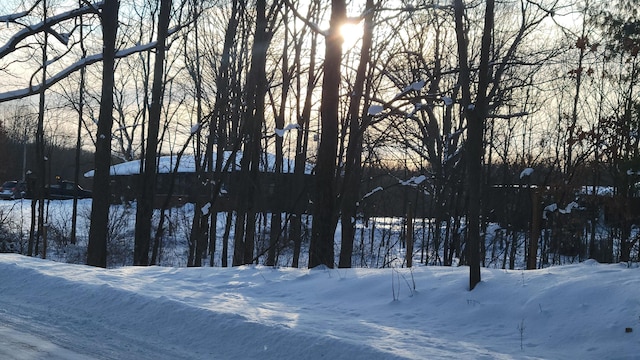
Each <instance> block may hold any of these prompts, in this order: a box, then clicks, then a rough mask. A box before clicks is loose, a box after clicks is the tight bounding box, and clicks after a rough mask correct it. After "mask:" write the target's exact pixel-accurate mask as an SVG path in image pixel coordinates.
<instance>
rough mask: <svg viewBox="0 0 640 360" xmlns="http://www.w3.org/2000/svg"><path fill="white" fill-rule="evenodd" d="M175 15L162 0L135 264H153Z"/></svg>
mask: <svg viewBox="0 0 640 360" xmlns="http://www.w3.org/2000/svg"><path fill="white" fill-rule="evenodd" d="M170 15H171V0H161V2H160V14H159V15H158V39H157V42H158V44H157V46H156V58H155V64H154V68H153V85H152V88H151V106H150V107H149V125H148V128H147V147H146V152H145V159H144V164H145V166H144V172H143V173H142V179H141V184H140V185H141V188H140V192H139V197H138V203H137V211H136V228H135V245H134V253H133V264H134V265H149V247H150V244H151V217H152V215H153V199H154V197H155V193H156V191H155V190H156V175H157V174H156V173H157V170H158V169H157V165H156V163H157V153H158V149H157V148H158V133H159V130H160V116H161V112H162V97H163V95H164V60H165V56H166V46H165V43H166V39H167V34H168V30H169V18H170Z"/></svg>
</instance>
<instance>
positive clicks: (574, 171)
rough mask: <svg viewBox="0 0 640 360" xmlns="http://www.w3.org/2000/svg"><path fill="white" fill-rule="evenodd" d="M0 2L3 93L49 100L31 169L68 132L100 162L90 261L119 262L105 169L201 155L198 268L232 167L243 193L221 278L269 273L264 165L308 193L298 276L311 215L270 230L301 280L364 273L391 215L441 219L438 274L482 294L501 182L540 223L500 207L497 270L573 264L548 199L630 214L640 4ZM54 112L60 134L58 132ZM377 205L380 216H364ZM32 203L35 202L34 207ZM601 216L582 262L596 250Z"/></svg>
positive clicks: (147, 208) (146, 199)
mask: <svg viewBox="0 0 640 360" xmlns="http://www.w3.org/2000/svg"><path fill="white" fill-rule="evenodd" d="M4 6H5V8H7V10H10V11H7V13H8V14H10V15H5V16H3V17H0V19H1V20H4V22H5V23H6V24H7V26H6V27H3V29H2V30H1V31H2V33H1V34H2V35H1V36H2V40H3V41H4V42H5V43H6V44H7V46H5V47H3V48H1V49H2V50H1V52H0V68H2V69H4V70H6V71H7V72H8V73H12V72H11V71H12V70H13V67H12V64H13V62H14V61H16V60H15V59H20V60H21V61H23V63H24V64H26V65H30V66H31V67H29V66H27V68H28V69H31V70H30V71H31V73H29V76H30V78H31V80H29V81H30V82H29V81H27V80H25V81H24V82H22V83H20V82H16V84H17V85H16V86H15V87H13V88H12V87H7V89H6V92H4V93H2V94H0V100H1V101H3V102H8V101H10V100H13V99H16V98H19V97H25V96H29V95H38V104H37V108H38V111H37V119H33V121H32V123H33V124H34V125H33V126H32V127H31V128H32V129H33V131H32V134H33V135H32V136H33V138H34V143H35V144H36V148H35V150H34V152H35V154H36V155H35V161H36V163H35V164H34V172H36V173H37V174H38V177H39V178H44V175H43V174H45V173H46V166H45V160H44V159H45V158H46V156H45V151H46V150H45V149H46V146H45V144H46V143H47V140H48V139H49V141H50V139H52V138H55V137H56V136H59V135H60V134H62V133H66V134H71V136H70V137H71V139H75V141H73V140H72V141H71V143H72V144H75V145H76V147H77V148H82V147H92V148H95V161H94V165H95V176H94V180H93V181H94V184H93V189H94V200H93V206H92V215H91V229H90V231H89V238H88V241H89V251H88V256H87V263H88V264H91V265H96V266H106V264H107V260H106V258H107V256H108V254H107V250H106V249H107V247H106V246H107V242H108V239H107V236H108V235H107V234H108V231H107V230H108V227H109V206H110V202H111V197H110V194H108V191H103V190H101V189H108V188H109V176H108V172H109V166H110V165H111V164H112V156H117V157H119V158H122V159H124V160H133V159H142V160H143V161H142V163H143V164H144V163H146V164H148V165H151V164H154V163H155V162H156V159H157V155H158V154H172V155H175V156H176V157H177V158H180V157H181V156H183V155H184V154H192V155H194V156H195V157H196V159H197V161H196V166H195V169H194V174H195V175H194V176H195V177H196V179H197V181H195V182H194V184H193V186H194V187H195V188H196V189H197V193H199V194H204V195H205V196H202V197H198V202H197V203H196V204H195V206H194V209H195V210H194V214H193V219H192V224H191V227H190V231H189V254H188V265H191V266H201V265H203V264H204V263H205V262H206V259H207V258H210V257H211V254H212V249H211V248H212V244H215V243H216V242H215V241H213V240H215V239H216V238H217V236H218V235H217V234H216V231H217V229H216V225H215V224H216V221H215V219H217V216H215V215H216V214H212V213H210V212H208V211H204V210H202V209H209V208H211V206H212V204H214V203H215V201H216V200H217V199H218V198H219V194H220V192H221V190H224V186H223V178H224V174H226V173H227V172H228V171H230V170H232V171H236V172H238V173H240V176H239V177H238V179H239V180H238V184H236V186H238V187H240V188H242V189H245V190H246V191H244V192H242V193H241V196H240V197H239V198H238V199H237V204H236V209H235V210H234V211H233V212H232V214H230V216H228V217H227V218H228V219H230V220H228V221H229V222H230V224H229V225H228V227H226V228H228V229H231V228H233V234H232V235H230V234H226V231H225V234H224V235H223V236H226V237H231V241H230V242H229V243H228V244H227V246H232V248H228V249H226V251H228V252H230V253H232V254H233V256H232V264H231V265H242V264H249V263H254V262H256V261H258V260H257V259H259V258H260V257H259V256H258V255H259V254H258V253H257V252H258V250H257V248H256V241H257V240H256V239H257V237H256V236H257V224H258V222H259V221H260V219H264V216H263V215H261V214H259V213H257V211H256V198H257V196H258V194H259V192H260V191H263V188H264V187H263V185H264V184H261V183H260V175H259V174H260V172H261V171H263V170H261V169H262V168H261V165H262V164H264V162H265V160H266V159H267V158H268V156H266V155H265V154H268V153H270V154H274V156H275V161H273V163H272V164H269V166H270V168H269V171H272V172H274V173H276V174H278V173H283V172H291V173H293V174H294V176H297V177H299V178H300V179H302V177H303V176H305V173H306V170H307V169H308V166H309V164H312V167H313V172H312V174H313V176H314V178H315V182H316V186H315V195H314V199H313V202H314V207H313V214H312V215H313V221H312V223H311V230H310V242H309V249H308V256H307V258H308V264H300V262H299V261H298V260H299V258H300V256H299V254H300V251H302V250H301V246H302V244H301V239H302V233H303V231H304V228H303V226H302V225H303V224H302V215H303V214H300V213H296V212H295V211H294V212H284V213H280V212H278V213H271V214H269V215H268V217H269V220H268V223H269V224H270V227H269V246H268V247H267V250H266V251H267V252H266V255H267V257H266V260H265V263H266V264H267V265H274V264H275V258H276V253H275V249H277V248H278V244H279V242H280V239H282V238H283V234H285V233H286V234H287V235H286V238H288V239H292V241H293V250H292V251H293V261H292V265H293V266H301V265H308V266H310V267H313V266H317V265H326V266H329V267H333V266H340V267H350V266H352V265H353V259H354V253H353V251H354V246H356V243H355V242H354V239H355V236H356V230H357V226H358V221H359V220H358V219H364V218H369V217H370V216H375V215H376V214H378V213H379V207H380V206H382V207H385V211H386V212H391V213H393V214H394V215H395V214H402V213H405V215H408V216H409V218H413V217H416V216H429V217H430V218H431V219H433V220H432V221H431V222H430V224H432V225H430V226H431V229H432V234H433V235H432V237H431V238H430V239H431V240H429V241H430V242H429V243H430V244H432V245H431V246H434V247H433V248H432V249H431V250H432V251H434V253H435V254H436V255H435V256H436V257H440V258H442V259H443V261H442V262H443V263H445V264H452V263H454V262H455V261H454V259H460V261H462V263H465V264H468V265H470V268H471V282H470V287H471V288H473V287H474V286H475V283H477V281H479V280H480V279H479V274H480V272H479V267H480V266H481V264H483V263H485V265H486V259H487V258H489V255H487V254H488V253H490V251H488V250H487V243H488V241H490V240H491V239H494V238H491V239H489V237H488V233H487V226H489V223H490V222H489V219H491V217H492V216H494V215H495V213H496V211H497V212H500V211H501V210H500V209H498V206H495V207H496V209H494V208H492V207H494V206H493V205H490V204H492V203H493V200H494V198H493V197H497V198H500V197H503V198H504V199H505V201H504V203H505V205H504V206H505V208H510V206H511V205H509V203H511V201H510V200H508V198H509V197H510V196H511V195H500V194H497V195H494V194H493V193H492V191H494V190H495V188H496V186H501V187H502V188H503V189H512V190H513V189H516V187H517V189H518V191H525V190H524V189H527V190H526V191H528V192H531V191H532V190H531V189H540V191H541V192H542V193H537V194H534V195H535V196H536V198H532V197H531V196H534V195H528V196H529V198H530V200H529V201H530V202H531V206H530V209H531V210H527V212H525V210H520V209H521V208H527V207H528V206H525V207H519V206H515V207H513V209H515V210H514V211H508V212H505V214H508V215H509V216H512V217H513V219H512V220H510V221H506V223H507V224H506V225H504V227H503V230H504V232H506V234H507V235H505V236H503V239H511V240H501V241H503V245H504V244H506V243H505V242H504V241H507V242H508V243H509V244H511V245H509V246H510V247H509V249H515V250H509V251H506V252H504V253H502V254H506V255H504V256H506V257H505V258H504V259H507V258H511V259H513V260H511V261H515V259H516V255H518V252H520V253H521V254H520V257H524V258H526V260H527V267H529V268H534V267H537V266H545V265H546V264H548V263H553V262H554V261H555V260H553V259H554V256H555V255H554V254H560V253H562V252H566V253H575V251H569V250H570V249H571V248H572V247H573V246H572V245H571V246H569V245H567V246H565V245H562V244H560V245H554V244H555V243H554V244H552V240H551V239H559V240H558V241H563V240H561V239H562V238H563V237H564V235H561V234H563V231H564V230H562V229H564V225H562V226H561V225H559V224H561V223H563V221H561V220H550V219H549V218H546V219H545V218H543V216H544V215H545V214H546V213H551V212H550V211H549V209H547V207H548V206H552V205H553V204H555V206H556V208H557V209H562V210H563V211H565V212H567V211H566V210H567V209H568V208H569V207H571V206H573V205H571V204H572V203H574V202H576V200H579V199H577V196H578V195H577V194H578V193H579V192H580V191H581V189H582V187H583V186H585V185H591V186H602V185H608V186H611V189H612V193H613V199H615V200H614V203H615V204H617V205H619V206H620V207H621V208H625V206H626V207H627V208H628V207H629V206H631V204H632V203H633V201H634V200H633V199H634V197H635V192H634V189H635V184H636V182H637V180H638V179H637V175H638V173H639V171H640V167H639V165H640V164H638V162H639V161H640V160H639V159H640V157H639V156H638V155H639V154H638V152H639V142H640V140H639V139H640V137H639V136H638V133H639V132H640V129H639V127H640V126H639V124H640V123H639V122H638V121H637V119H638V110H639V109H640V107H639V106H638V95H637V93H638V84H637V79H638V76H637V75H638V69H640V66H638V65H639V64H640V63H639V60H640V59H639V58H638V53H639V51H638V50H639V49H640V35H639V34H640V31H639V29H640V26H639V25H638V24H639V23H640V21H639V19H638V18H637V14H638V11H637V10H638V5H637V4H636V2H634V1H626V0H620V1H616V2H613V3H609V4H600V3H597V4H592V3H589V2H587V3H575V2H572V3H567V4H564V3H562V2H558V1H546V0H539V1H525V2H521V1H506V2H495V1H493V0H489V1H486V2H468V1H463V0H455V1H453V2H447V3H442V2H440V1H428V2H421V3H420V4H419V5H409V4H405V3H404V2H400V3H396V2H384V1H382V2H374V1H371V0H367V1H360V2H346V1H344V0H332V1H331V2H330V3H328V2H322V1H316V0H312V1H304V2H303V1H293V0H284V1H282V0H275V1H267V0H255V1H250V2H244V1H236V0H231V1H226V2H218V1H189V0H181V1H178V0H159V1H156V2H137V1H135V0H130V1H116V0H105V1H104V2H99V3H95V4H88V3H87V4H83V5H81V6H76V5H73V6H71V5H70V6H69V8H68V9H71V10H59V9H62V8H52V7H51V6H48V4H47V1H45V0H34V1H32V2H31V3H28V4H27V3H25V2H22V3H20V4H9V5H4ZM11 6H13V7H11ZM65 9H67V8H65ZM134 9H135V11H134ZM25 24H31V26H25ZM79 24H80V25H79ZM36 25H37V26H36ZM86 25H89V26H86ZM347 25H349V26H348V27H347ZM84 29H93V30H92V31H89V30H86V31H85V30H84ZM97 29H100V31H97ZM344 29H348V30H346V31H345V30H344ZM94 30H95V31H94ZM354 34H356V36H353V35H354ZM37 40H41V41H37ZM19 44H22V45H24V44H33V46H17V45H19ZM12 74H14V76H15V77H16V78H20V75H19V74H17V73H12ZM36 79H41V80H36ZM34 82H37V83H38V84H40V85H35V86H34V85H33V83H34ZM61 113H62V114H64V115H65V116H54V115H60V114H61ZM54 118H55V119H66V120H68V121H65V122H64V125H62V124H60V126H53V124H59V123H56V122H54V121H53V119H54ZM81 140H82V141H81ZM227 155H228V156H227ZM286 158H289V159H292V160H293V165H292V166H291V165H290V164H291V163H290V162H286V161H285V159H286ZM285 164H288V165H287V167H285ZM140 169H141V174H140V179H139V182H138V183H137V184H136V186H137V188H138V189H139V191H138V192H137V193H138V198H137V207H136V212H137V214H136V221H135V223H136V229H135V236H134V237H135V246H134V249H135V250H134V255H133V256H134V263H135V264H137V265H148V264H150V263H154V259H157V254H156V251H158V248H157V244H159V243H160V239H162V236H163V234H164V231H165V226H166V223H165V222H164V221H165V220H164V219H165V217H164V214H165V212H164V211H163V210H161V213H160V216H159V217H154V215H153V214H154V209H153V208H154V204H155V198H156V195H157V194H156V193H155V189H156V186H155V184H156V182H157V178H158V177H157V169H156V167H155V166H144V165H143V166H141V167H140ZM374 169H375V170H374ZM380 169H386V170H383V171H381V170H380ZM391 169H393V171H392V170H391ZM397 169H400V170H397ZM41 175H42V176H41ZM384 179H387V180H384ZM389 179H393V180H389ZM387 181H389V182H387ZM302 183H303V182H302V181H298V182H294V185H293V186H292V188H291V194H290V196H297V195H298V194H300V192H301V191H303V189H301V188H300V186H299V184H302ZM394 184H400V185H394ZM39 186H41V187H43V186H44V183H40V184H39ZM369 186H370V187H369ZM378 188H382V189H385V190H376V189H378ZM400 189H412V190H411V191H404V190H400ZM492 189H493V190H492ZM96 190H98V191H96ZM542 190H544V191H542ZM514 196H515V195H514ZM522 196H524V195H522V194H519V195H517V196H516V198H519V197H522ZM374 198H378V200H377V201H376V202H375V203H376V205H375V206H373V205H370V204H369V203H368V202H371V200H372V199H374ZM532 199H533V200H532ZM536 199H537V200H536ZM514 201H518V202H520V201H521V200H514ZM378 204H383V205H378ZM409 204H411V205H409ZM577 204H578V206H579V207H585V206H586V205H583V204H581V203H579V202H577ZM375 207H378V210H376V209H375ZM39 208H42V203H40V205H39V207H34V212H35V211H36V209H39ZM420 209H424V210H420ZM427 209H428V210H427ZM545 209H547V210H545ZM502 210H504V208H503V209H502ZM420 211H422V212H420ZM545 211H546V212H545ZM529 212H530V213H531V214H529ZM366 214H370V215H366ZM529 215H531V216H529ZM505 216H506V215H505ZM549 216H552V215H549ZM594 216H595V215H594ZM594 216H592V217H591V218H590V219H589V220H588V221H589V223H590V224H591V225H590V226H591V230H590V233H591V234H593V236H592V237H591V239H593V241H591V242H590V244H591V243H593V246H591V245H589V248H588V250H589V249H590V250H594V249H596V247H597V246H596V239H599V238H602V237H601V236H600V235H599V234H601V232H599V230H598V229H597V226H596V221H595V217H594ZM36 218H38V221H37V224H35V225H34V226H35V227H34V229H36V228H37V226H39V225H38V224H42V223H45V222H46V219H45V218H44V214H42V213H41V212H40V213H39V214H38V216H37V217H36ZM550 222H552V223H553V224H555V225H553V226H551V225H549V224H550ZM516 223H517V224H519V225H518V227H517V228H516V227H515V225H514V224H516ZM634 223H635V219H633V218H625V219H624V220H623V221H622V223H621V225H620V226H619V227H617V228H619V229H620V233H619V234H618V235H615V239H616V240H615V241H614V243H613V245H610V246H609V245H608V246H607V249H610V250H607V252H609V253H610V254H614V253H613V252H615V251H619V252H618V254H620V256H619V259H620V260H627V259H629V257H630V254H632V253H633V250H632V249H634V248H635V246H637V241H635V240H634V239H635V238H634V236H635V235H634V232H633V231H632V229H633V224H634ZM509 224H511V225H509ZM410 225H411V224H409V225H408V226H410ZM525 225H526V227H527V230H526V231H524V232H523V230H522V229H523V228H524V227H525ZM338 226H340V229H339V231H337V230H338ZM567 226H569V225H567ZM550 229H552V230H550ZM572 229H573V228H572ZM36 230H37V229H36ZM547 230H549V231H547ZM576 231H577V230H575V229H574V230H570V231H568V232H567V234H568V235H566V236H573V235H570V234H569V233H571V234H574V233H576ZM33 233H34V234H35V235H36V236H37V234H39V233H40V232H38V231H35V230H34V231H33ZM338 233H339V234H340V240H339V241H338V242H335V241H334V238H335V236H336V234H338ZM523 234H524V235H523ZM525 235H526V236H528V237H526V238H522V236H525ZM545 236H546V237H545ZM409 238H411V237H409ZM523 239H524V240H523ZM526 239H534V241H531V240H526ZM547 239H549V240H548V241H547ZM491 241H493V240H491ZM553 241H555V240H553ZM516 245H517V246H516ZM504 246H507V245H504ZM562 248H567V249H569V250H567V251H565V250H562V251H560V250H561V249H562ZM414 249H415V248H414ZM594 251H595V250H594ZM592 253H593V254H595V252H592V251H587V252H586V253H585V252H583V251H582V250H580V251H578V254H579V256H580V257H582V256H591V255H592ZM628 255H629V256H628ZM558 256H559V255H558ZM602 258H603V259H604V258H609V259H611V260H616V259H617V257H616V256H604V257H602ZM225 259H226V257H225ZM549 259H550V260H549ZM503 263H507V261H506V260H505V261H503ZM505 266H513V265H511V264H508V265H505Z"/></svg>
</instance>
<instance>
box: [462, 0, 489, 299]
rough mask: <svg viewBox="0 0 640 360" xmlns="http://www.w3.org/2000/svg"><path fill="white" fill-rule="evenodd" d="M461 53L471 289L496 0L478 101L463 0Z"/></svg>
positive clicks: (476, 263)
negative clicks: (473, 88)
mask: <svg viewBox="0 0 640 360" xmlns="http://www.w3.org/2000/svg"><path fill="white" fill-rule="evenodd" d="M454 10H455V20H456V36H457V40H458V56H459V62H460V84H461V87H462V89H463V90H462V106H463V113H464V116H465V118H466V120H467V143H466V144H465V153H464V156H465V161H466V165H467V174H466V176H467V182H466V183H467V196H468V202H467V204H468V209H467V246H466V258H467V264H468V265H469V290H473V289H474V288H475V286H476V285H477V284H478V283H479V282H480V280H481V278H480V241H481V240H482V239H481V236H480V216H481V186H482V181H481V179H482V159H483V153H484V146H483V135H484V122H485V119H486V117H487V113H488V105H489V104H488V100H487V90H488V88H489V84H490V81H491V79H490V67H489V55H490V49H491V36H492V33H493V16H494V0H488V1H487V2H486V10H485V11H486V12H485V23H484V29H483V33H482V44H481V46H482V47H481V50H480V66H479V68H478V73H479V77H478V86H477V89H476V92H477V95H476V101H475V103H473V102H472V101H471V75H470V69H469V56H468V49H467V46H468V42H467V39H466V36H465V35H466V31H465V28H464V23H463V21H464V11H465V8H464V4H463V1H462V0H455V2H454Z"/></svg>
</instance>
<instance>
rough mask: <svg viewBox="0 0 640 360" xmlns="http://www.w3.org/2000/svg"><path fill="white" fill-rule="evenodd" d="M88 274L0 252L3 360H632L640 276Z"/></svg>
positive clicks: (253, 269) (133, 270) (639, 345)
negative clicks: (471, 279)
mask: <svg viewBox="0 0 640 360" xmlns="http://www.w3.org/2000/svg"><path fill="white" fill-rule="evenodd" d="M482 276H483V281H482V283H480V284H479V285H478V287H477V288H476V289H475V290H473V291H471V292H469V291H468V290H467V282H468V268H466V267H425V266H420V267H415V268H414V269H413V270H409V269H406V268H399V269H392V268H388V269H349V270H337V269H334V270H330V269H312V270H308V269H291V268H275V269H274V268H266V267H261V266H248V267H238V268H217V267H214V268H210V267H203V268H170V267H121V268H114V269H98V268H92V267H87V266H84V265H71V264H63V263H57V262H53V261H49V260H41V259H37V258H29V257H25V256H21V255H16V254H0V358H2V359H349V360H354V359H638V358H639V357H640V269H639V268H637V267H636V266H631V267H629V266H627V265H625V264H613V265H604V264H598V263H596V262H593V261H587V262H585V263H582V264H575V265H567V266H561V267H551V268H547V269H543V270H535V271H505V270H496V269H483V270H482Z"/></svg>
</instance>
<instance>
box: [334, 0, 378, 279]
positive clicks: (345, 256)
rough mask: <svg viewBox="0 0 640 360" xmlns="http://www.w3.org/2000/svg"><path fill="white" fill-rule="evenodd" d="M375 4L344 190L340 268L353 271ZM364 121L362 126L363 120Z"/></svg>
mask: <svg viewBox="0 0 640 360" xmlns="http://www.w3.org/2000/svg"><path fill="white" fill-rule="evenodd" d="M373 6H374V5H373V0H367V5H366V8H367V10H368V12H367V16H366V18H365V21H364V33H363V36H362V48H361V51H360V64H359V65H358V70H357V72H356V79H355V83H354V86H353V92H352V94H351V99H350V103H349V115H348V116H349V118H348V124H349V145H348V146H347V154H346V159H345V171H344V181H343V186H342V191H341V194H340V197H341V207H342V212H341V214H342V215H341V216H342V221H341V224H342V235H341V240H342V241H341V247H340V260H339V263H338V267H341V268H349V267H351V258H352V255H353V239H354V237H355V222H356V217H357V213H356V212H357V202H358V199H359V189H360V173H361V169H362V164H361V162H362V159H361V157H362V136H363V133H364V131H365V127H366V126H367V123H368V122H369V121H370V117H369V116H368V115H367V112H368V111H367V109H366V107H367V104H368V103H369V102H368V101H366V100H365V109H364V110H363V111H362V113H363V115H362V117H361V116H360V111H361V108H360V105H361V100H362V98H363V97H364V98H365V99H366V98H367V97H368V94H364V93H363V90H364V83H365V80H366V75H367V73H366V71H367V65H368V64H369V61H370V60H371V55H370V54H371V43H372V41H373V26H374V23H373V14H374V11H373ZM360 118H362V119H365V120H363V123H362V125H361V124H360V121H359V119H360Z"/></svg>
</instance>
